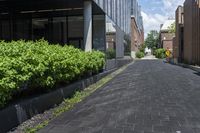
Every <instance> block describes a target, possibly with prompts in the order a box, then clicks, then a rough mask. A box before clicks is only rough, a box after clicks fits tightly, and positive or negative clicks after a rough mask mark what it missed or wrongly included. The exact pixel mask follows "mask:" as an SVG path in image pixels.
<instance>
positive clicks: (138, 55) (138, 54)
mask: <svg viewBox="0 0 200 133" xmlns="http://www.w3.org/2000/svg"><path fill="white" fill-rule="evenodd" d="M136 57H137V58H143V57H144V53H143V52H140V51H138V52H136Z"/></svg>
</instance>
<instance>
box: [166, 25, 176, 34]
mask: <svg viewBox="0 0 200 133" xmlns="http://www.w3.org/2000/svg"><path fill="white" fill-rule="evenodd" d="M168 29H169V33H175V32H176V24H175V22H174V23H172V24H171V25H170V26H169V27H168Z"/></svg>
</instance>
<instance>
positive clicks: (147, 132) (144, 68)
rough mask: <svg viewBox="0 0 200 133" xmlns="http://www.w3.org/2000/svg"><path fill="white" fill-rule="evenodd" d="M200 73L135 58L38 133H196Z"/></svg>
mask: <svg viewBox="0 0 200 133" xmlns="http://www.w3.org/2000/svg"><path fill="white" fill-rule="evenodd" d="M199 105H200V76H199V74H198V73H197V72H195V71H193V70H190V69H186V68H182V67H178V66H175V65H170V64H166V63H164V62H162V61H161V60H140V61H136V62H135V63H134V64H132V65H130V66H129V67H128V68H127V69H126V70H125V71H123V72H122V73H121V74H119V75H118V76H116V77H115V78H113V79H112V80H111V81H110V82H109V83H107V85H106V86H104V87H102V88H100V89H98V90H97V91H96V92H94V93H93V94H92V95H91V96H89V97H88V98H86V99H85V100H84V101H82V102H81V103H80V104H78V105H77V106H75V107H74V109H72V110H71V111H68V112H65V113H63V114H62V115H61V116H59V117H58V118H56V119H55V120H53V121H51V122H50V124H49V125H48V126H47V127H45V128H44V129H42V130H40V131H39V133H62V132H63V133H200V106H199Z"/></svg>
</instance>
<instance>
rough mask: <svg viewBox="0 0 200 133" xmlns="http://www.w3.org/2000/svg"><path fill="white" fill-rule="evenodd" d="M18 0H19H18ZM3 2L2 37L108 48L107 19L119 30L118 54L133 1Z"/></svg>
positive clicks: (0, 9)
mask: <svg viewBox="0 0 200 133" xmlns="http://www.w3.org/2000/svg"><path fill="white" fill-rule="evenodd" d="M16 1H17V2H16ZM16 1H12V0H4V1H0V39H1V40H6V41H11V40H18V39H25V40H38V39H41V38H44V39H45V40H48V41H49V42H50V43H59V44H70V45H74V46H75V47H78V48H81V49H84V50H85V51H91V50H92V49H98V50H101V51H105V49H106V21H107V18H109V20H110V21H112V22H113V25H114V26H115V29H116V36H117V37H116V38H117V39H116V51H117V52H116V53H117V57H119V58H120V57H123V51H124V49H123V41H124V34H129V33H130V20H131V18H130V16H131V15H130V0H126V1H124V0H29V1H26V0H16Z"/></svg>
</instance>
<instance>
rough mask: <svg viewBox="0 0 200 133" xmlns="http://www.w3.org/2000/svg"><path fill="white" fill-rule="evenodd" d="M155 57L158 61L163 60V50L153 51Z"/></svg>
mask: <svg viewBox="0 0 200 133" xmlns="http://www.w3.org/2000/svg"><path fill="white" fill-rule="evenodd" d="M155 56H156V58H159V59H163V58H165V57H166V55H165V49H162V48H160V49H157V50H155Z"/></svg>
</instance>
